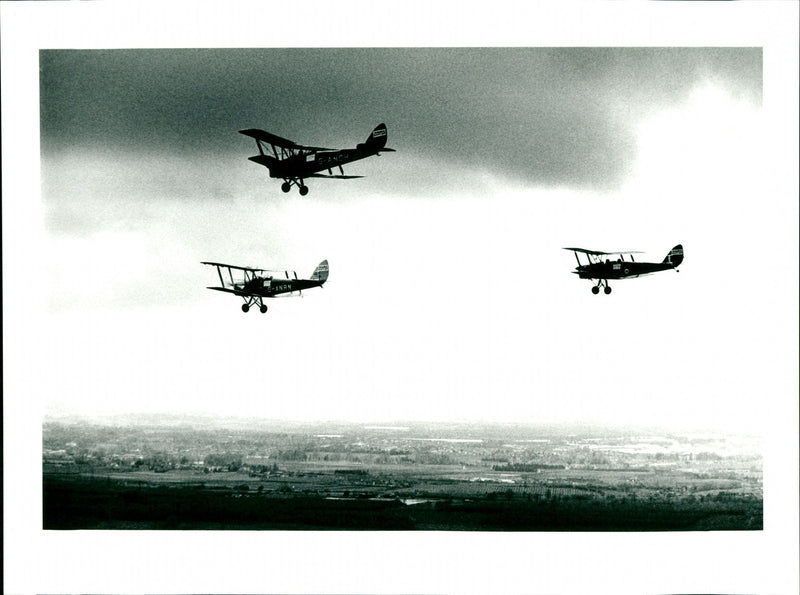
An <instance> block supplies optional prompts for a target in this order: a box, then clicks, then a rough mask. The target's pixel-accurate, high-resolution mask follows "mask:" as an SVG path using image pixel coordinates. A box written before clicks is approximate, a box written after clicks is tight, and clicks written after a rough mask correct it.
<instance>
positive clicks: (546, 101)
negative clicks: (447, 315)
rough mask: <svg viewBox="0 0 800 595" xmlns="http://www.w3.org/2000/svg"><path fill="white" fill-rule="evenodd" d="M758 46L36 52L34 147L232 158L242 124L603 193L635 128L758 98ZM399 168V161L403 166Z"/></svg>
mask: <svg viewBox="0 0 800 595" xmlns="http://www.w3.org/2000/svg"><path fill="white" fill-rule="evenodd" d="M761 57H762V54H761V50H760V49H759V48H744V49H742V48H687V49H679V48H678V49H676V48H667V49H659V48H602V49H585V48H521V49H520V48H462V49H459V48H441V49H415V48H410V49H263V50H261V49H228V50H217V49H214V50H205V49H201V50H109V51H106V50H93V51H84V50H81V51H62V50H58V51H43V52H42V53H41V108H42V150H43V153H44V154H47V153H48V152H51V151H53V152H57V151H62V150H65V149H67V148H69V147H74V146H80V147H89V146H90V147H94V148H103V149H107V150H114V149H122V150H126V151H133V152H158V153H168V152H174V153H176V154H178V155H183V156H187V155H189V156H191V155H192V154H197V153H200V152H208V153H211V154H214V153H219V154H222V153H229V152H230V153H234V152H235V153H238V154H242V152H243V151H244V152H247V151H248V150H252V148H250V149H244V148H243V147H245V146H249V145H245V144H243V142H244V141H246V139H243V137H241V136H240V135H237V134H236V131H237V130H239V129H241V128H250V127H257V128H264V129H267V130H269V131H271V132H274V133H276V134H278V135H281V136H285V137H287V138H290V139H292V140H295V141H297V142H300V143H306V144H317V145H323V146H332V147H341V146H353V145H354V144H355V143H356V142H359V141H361V140H362V138H363V137H365V136H366V135H367V133H368V132H369V131H370V130H371V128H372V126H374V125H376V124H378V123H379V122H383V121H385V122H386V123H387V124H388V125H389V138H390V146H393V147H395V148H397V149H399V150H400V151H402V153H405V154H407V155H414V156H417V157H421V158H423V159H427V160H429V161H431V162H432V163H434V164H436V165H438V166H440V167H441V168H442V171H443V172H444V171H447V172H450V173H453V169H454V168H456V170H458V168H470V169H474V168H482V169H484V170H486V171H489V172H491V173H493V174H497V175H500V176H509V177H513V178H516V179H519V180H522V181H526V182H529V183H531V184H538V185H549V186H555V185H559V186H571V187H577V188H608V187H613V186H615V185H617V184H619V183H621V182H622V181H623V179H624V176H625V173H626V171H627V168H628V167H629V166H630V164H631V162H632V161H633V159H634V158H635V134H636V126H637V125H638V123H639V122H640V121H641V120H642V119H643V118H645V117H647V116H648V115H650V114H652V113H654V112H655V111H657V110H660V109H664V108H667V107H671V106H673V105H675V104H676V103H678V102H680V101H681V100H683V99H685V98H686V97H687V96H688V94H689V93H690V92H691V91H692V90H693V89H695V88H696V87H697V86H698V85H702V84H706V83H709V84H717V85H722V86H724V87H725V88H726V89H727V90H728V91H729V92H731V93H733V94H735V95H737V96H741V97H743V98H745V99H747V100H749V101H751V102H753V103H756V104H760V101H761V77H762V70H761ZM400 158H402V156H400Z"/></svg>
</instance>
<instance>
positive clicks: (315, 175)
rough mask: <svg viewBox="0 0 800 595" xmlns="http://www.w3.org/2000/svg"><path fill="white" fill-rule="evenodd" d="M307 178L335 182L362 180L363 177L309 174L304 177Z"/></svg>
mask: <svg viewBox="0 0 800 595" xmlns="http://www.w3.org/2000/svg"><path fill="white" fill-rule="evenodd" d="M306 177H307V178H334V179H336V180H352V179H354V178H363V177H364V176H333V175H330V176H329V175H325V174H311V175H310V176H306Z"/></svg>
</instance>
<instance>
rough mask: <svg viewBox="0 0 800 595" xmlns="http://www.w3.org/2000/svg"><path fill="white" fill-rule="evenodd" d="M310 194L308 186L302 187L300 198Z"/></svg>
mask: <svg viewBox="0 0 800 595" xmlns="http://www.w3.org/2000/svg"><path fill="white" fill-rule="evenodd" d="M306 194H308V186H300V196H305V195H306Z"/></svg>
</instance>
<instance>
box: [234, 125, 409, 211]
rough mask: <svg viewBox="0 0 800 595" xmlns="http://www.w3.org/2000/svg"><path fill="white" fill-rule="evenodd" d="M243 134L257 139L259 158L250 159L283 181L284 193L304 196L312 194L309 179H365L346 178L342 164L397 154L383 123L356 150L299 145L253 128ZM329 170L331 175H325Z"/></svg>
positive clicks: (272, 176) (242, 132) (273, 176)
mask: <svg viewBox="0 0 800 595" xmlns="http://www.w3.org/2000/svg"><path fill="white" fill-rule="evenodd" d="M239 133H240V134H244V135H245V136H249V137H250V138H253V139H255V141H256V146H257V147H258V155H255V156H253V157H248V159H249V160H250V161H254V162H255V163H258V164H260V165H263V166H264V167H266V168H267V169H268V170H269V176H270V177H271V178H280V179H282V180H283V184H282V185H281V190H283V191H284V192H289V190H291V189H292V186H297V188H298V189H299V191H300V194H301V195H303V196H305V195H306V194H308V186H306V184H305V180H306V178H333V179H338V180H350V179H353V178H363V177H364V176H346V175H344V169H342V165H344V164H345V163H350V162H351V161H357V160H359V159H364V158H366V157H371V156H372V155H380V152H381V151H394V149H388V148H387V147H386V139H387V136H386V124H379V125H378V126H376V127H375V129H374V130H373V131H372V132H371V133H370V135H369V136H368V137H367V140H365V141H364V142H363V143H359V144H358V145H356V148H355V149H326V148H325V147H307V146H304V145H298V144H297V143H295V142H294V141H290V140H287V139H285V138H281V137H280V136H276V135H274V134H272V133H270V132H265V131H263V130H257V129H255V128H249V129H247V130H240V131H239ZM334 167H338V168H339V174H334V173H333V168H334ZM326 170H327V172H328V173H327V174H322V173H319V172H323V171H326Z"/></svg>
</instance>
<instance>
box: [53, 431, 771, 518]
mask: <svg viewBox="0 0 800 595" xmlns="http://www.w3.org/2000/svg"><path fill="white" fill-rule="evenodd" d="M42 431H43V443H42V447H43V488H44V491H43V526H44V528H45V529H177V530H192V529H204V530H209V529H221V530H223V529H224V530H235V529H241V530H274V529H281V530H286V529H288V530H305V529H308V530H325V529H331V530H370V529H373V530H467V531H472V530H475V531H698V530H700V531H702V530H761V529H762V528H763V493H762V455H761V444H760V441H759V440H758V438H757V437H752V436H732V435H731V436H727V435H718V434H711V433H708V434H689V433H674V432H666V431H664V430H660V431H658V430H654V429H652V428H650V429H642V428H639V429H631V428H623V429H621V428H599V427H584V426H556V425H551V426H544V425H542V426H536V425H525V424H468V423H418V422H414V423H401V422H399V423H394V424H355V423H343V422H315V423H300V422H276V421H263V420H239V419H218V418H211V417H177V416H176V417H171V416H116V417H110V418H105V419H103V418H93V419H91V420H89V419H82V418H72V417H60V418H48V419H46V420H45V422H44V424H43V428H42Z"/></svg>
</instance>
